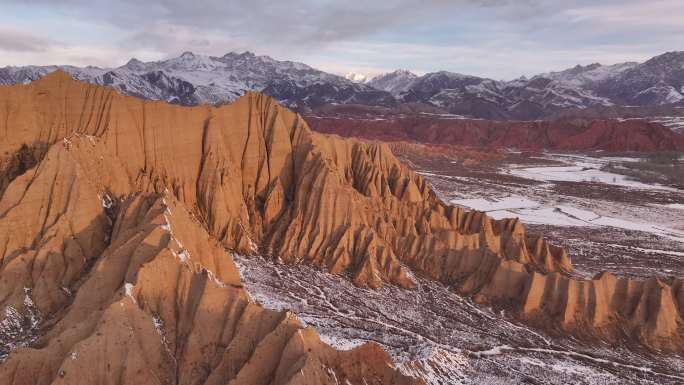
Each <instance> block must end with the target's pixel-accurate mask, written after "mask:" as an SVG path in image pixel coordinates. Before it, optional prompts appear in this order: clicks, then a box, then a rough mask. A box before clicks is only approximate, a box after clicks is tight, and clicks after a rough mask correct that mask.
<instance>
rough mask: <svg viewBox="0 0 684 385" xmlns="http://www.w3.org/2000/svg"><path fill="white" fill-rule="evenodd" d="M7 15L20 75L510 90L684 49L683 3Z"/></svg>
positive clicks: (246, 4) (365, 5) (149, 4)
mask: <svg viewBox="0 0 684 385" xmlns="http://www.w3.org/2000/svg"><path fill="white" fill-rule="evenodd" d="M4 3H5V4H8V6H7V7H5V6H4V5H3V7H4V8H8V9H9V10H8V11H6V12H4V14H5V15H4V16H3V15H0V25H4V26H6V27H5V28H7V29H9V30H12V31H14V32H22V33H24V34H25V35H27V36H24V37H23V38H19V39H17V38H13V37H12V36H11V35H9V34H5V35H3V34H2V32H1V30H0V50H2V51H3V52H10V51H11V52H14V54H13V55H11V56H9V57H8V58H6V59H5V60H9V61H11V62H14V63H18V62H20V61H25V60H35V61H34V62H32V63H34V64H47V63H55V62H59V63H65V62H69V63H74V64H77V63H78V64H81V63H83V61H84V60H85V59H86V58H88V57H90V58H93V59H94V62H95V63H97V64H102V65H109V66H114V65H120V64H123V63H124V62H125V61H127V60H128V58H130V57H132V56H135V57H138V58H139V59H142V60H159V59H163V58H166V57H170V56H175V55H178V54H179V53H181V52H183V51H186V50H190V51H193V52H197V53H204V54H211V55H223V54H224V53H226V52H228V51H232V50H236V51H242V50H250V51H254V52H256V53H259V54H267V55H270V56H273V57H275V58H278V59H288V60H297V61H304V62H306V63H307V64H311V65H314V66H316V67H319V68H322V69H324V70H330V71H334V72H336V73H345V72H348V71H350V70H353V71H361V72H364V73H376V72H380V71H389V70H393V69H395V68H399V67H401V68H408V69H413V70H417V71H434V70H439V69H445V70H451V71H455V72H463V73H472V74H476V75H484V76H490V77H494V78H512V77H517V76H519V75H522V74H525V75H531V74H534V73H536V72H542V71H549V70H558V69H562V68H565V67H569V66H573V65H575V64H578V63H580V64H586V63H590V62H594V61H601V62H605V63H606V64H608V63H613V62H619V61H627V60H643V59H646V58H648V57H649V56H653V55H656V54H659V53H662V52H664V51H667V50H672V49H676V48H678V47H682V46H684V23H681V22H680V20H679V18H680V17H679V15H681V14H683V13H684V3H683V2H681V1H680V0H654V1H649V2H645V1H641V0H574V1H567V0H566V1H563V0H426V1H422V2H416V1H411V0H375V1H368V0H363V1H362V0H348V1H345V2H341V1H334V0H292V1H272V0H269V1H267V0H251V1H247V0H229V1H225V0H205V1H202V2H201V3H200V2H192V1H187V0H150V1H139V0H120V1H115V2H112V1H104V0H88V1H85V0H50V1H48V0H31V1H26V0H22V1H19V0H6V1H5V2H4ZM13 13H18V14H20V16H21V17H16V15H13ZM17 20H23V24H22V22H20V21H17ZM64 26H67V27H66V28H65V27H64ZM26 31H31V32H30V33H29V32H26ZM29 37H33V38H34V39H33V40H32V39H30V38H29ZM46 37H49V38H52V37H55V38H58V39H60V41H61V42H63V43H56V42H51V41H50V39H49V38H46ZM60 44H61V45H60ZM3 47H4V48H3ZM20 53H21V54H20Z"/></svg>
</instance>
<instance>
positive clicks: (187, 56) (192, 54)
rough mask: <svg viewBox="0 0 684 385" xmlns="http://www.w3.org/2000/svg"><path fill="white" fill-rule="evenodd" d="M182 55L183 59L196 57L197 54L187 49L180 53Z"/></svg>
mask: <svg viewBox="0 0 684 385" xmlns="http://www.w3.org/2000/svg"><path fill="white" fill-rule="evenodd" d="M180 57H181V58H183V59H192V58H194V57H195V54H194V53H192V52H190V51H185V52H183V53H182V54H181V55H180Z"/></svg>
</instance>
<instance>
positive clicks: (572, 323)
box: [0, 72, 684, 385]
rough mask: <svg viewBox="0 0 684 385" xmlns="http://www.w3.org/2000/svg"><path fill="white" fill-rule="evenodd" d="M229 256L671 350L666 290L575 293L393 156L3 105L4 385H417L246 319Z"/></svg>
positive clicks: (362, 146) (259, 126)
mask: <svg viewBox="0 0 684 385" xmlns="http://www.w3.org/2000/svg"><path fill="white" fill-rule="evenodd" d="M232 253H239V254H243V255H267V256H272V257H274V258H279V259H281V260H282V261H283V262H285V263H289V264H296V263H306V264H312V265H315V266H318V267H320V268H323V269H326V270H328V271H330V272H332V273H338V274H343V275H347V276H349V278H350V279H352V280H353V282H354V283H355V284H356V285H359V286H366V287H370V288H378V287H381V286H382V285H386V284H393V285H398V286H401V287H404V288H407V289H409V288H411V287H413V286H414V284H415V277H414V274H421V275H424V276H427V277H431V278H433V279H435V280H439V281H441V282H443V283H445V284H447V285H450V286H452V287H453V288H454V290H456V291H457V292H459V293H460V294H462V295H468V296H472V297H473V298H474V299H475V301H477V302H479V303H482V304H486V305H489V306H492V307H494V308H497V309H506V310H508V311H509V313H510V314H515V315H516V316H517V317H518V318H519V319H521V320H523V321H525V322H529V323H530V324H532V325H535V326H539V327H542V328H544V329H546V330H548V331H550V332H557V333H569V334H572V335H574V336H576V337H578V338H582V339H587V340H588V341H595V340H597V339H601V340H604V341H607V342H610V343H627V344H630V346H632V345H634V346H636V345H638V346H643V347H646V348H649V349H657V350H661V351H675V352H682V351H684V330H683V328H684V323H683V321H682V317H683V316H684V282H683V281H682V280H681V279H675V280H671V281H668V282H665V281H662V280H660V279H658V278H652V279H649V280H647V281H634V280H629V279H625V278H616V277H615V276H612V275H610V274H602V275H599V276H597V277H595V278H594V279H593V280H589V281H582V280H577V279H574V278H572V277H571V272H572V265H571V262H570V258H569V257H568V255H567V254H566V253H565V251H564V250H563V249H562V248H560V247H556V246H554V245H552V244H549V243H548V242H547V241H545V240H544V239H543V238H542V237H540V236H535V235H530V234H527V233H526V232H525V229H524V227H523V225H522V224H521V223H520V222H519V221H518V220H517V219H504V220H493V219H491V218H489V217H488V216H486V215H485V214H483V213H480V212H475V211H466V210H463V209H461V208H457V207H453V206H448V205H446V204H444V203H443V202H442V201H440V200H439V199H438V198H437V196H436V195H435V193H434V192H433V191H432V190H431V188H430V187H429V186H428V185H427V183H426V182H425V180H424V179H423V178H422V177H421V176H419V175H417V174H415V173H414V172H412V171H411V170H409V169H408V168H407V167H406V166H404V165H403V164H402V163H400V162H399V161H398V160H397V159H396V158H395V157H394V156H393V155H392V153H391V151H390V150H389V149H388V147H387V146H386V145H384V144H377V143H364V142H359V141H355V140H349V139H341V138H339V137H336V136H326V135H323V134H318V133H314V132H312V131H311V130H310V129H309V128H308V126H307V125H306V123H305V122H304V121H303V120H302V119H301V118H300V117H299V116H298V115H296V114H294V113H292V112H290V111H288V110H287V109H285V108H283V107H281V106H280V105H278V104H277V103H276V102H275V101H273V100H272V99H270V98H268V97H265V96H263V95H260V94H256V93H249V94H247V95H246V96H244V97H242V98H240V99H238V100H237V101H236V102H235V103H233V104H231V105H226V106H221V107H210V106H197V107H180V106H173V105H169V104H165V103H162V102H150V101H143V100H139V99H135V98H132V97H128V96H122V95H120V94H118V93H117V92H116V91H114V90H113V89H110V88H106V87H100V86H95V85H89V84H84V83H80V82H77V81H75V80H73V79H71V78H70V77H69V76H68V75H66V74H65V73H63V72H55V73H52V74H50V75H47V76H45V77H44V78H42V79H41V80H39V81H35V82H33V83H30V84H27V85H16V86H9V87H2V88H0V309H3V310H4V312H3V313H2V314H0V342H1V343H3V344H4V345H6V346H7V347H9V349H7V350H11V352H9V355H8V356H7V357H6V358H5V359H4V361H3V362H2V363H0V383H3V384H11V385H14V384H17V385H19V384H48V383H55V384H90V383H110V382H111V383H122V384H123V383H126V384H143V383H182V384H186V383H187V384H190V383H192V384H224V383H231V384H335V383H338V381H339V382H340V383H344V381H345V380H347V381H349V383H352V384H364V383H367V384H414V383H416V384H419V383H421V380H420V379H411V378H408V377H406V376H404V375H402V374H399V372H398V371H396V370H395V369H394V367H393V365H392V363H391V360H390V358H389V356H388V355H387V354H386V353H385V352H383V351H382V350H381V349H380V348H379V347H378V346H377V345H375V344H366V345H363V346H361V347H358V348H355V349H352V350H349V351H336V350H334V349H332V348H331V347H329V346H327V345H325V344H324V343H322V342H321V341H320V340H319V338H318V337H317V335H316V332H315V331H314V330H311V329H310V328H305V327H303V326H302V325H301V324H300V323H299V322H298V321H297V320H296V318H295V316H294V315H293V314H290V313H287V312H275V311H270V310H265V309H263V308H261V307H260V306H259V305H257V304H254V303H252V302H251V300H250V299H249V297H248V295H247V294H246V292H245V290H244V289H243V288H242V285H241V283H240V277H239V274H238V272H237V270H236V268H235V265H234V264H233V262H232V257H231V254H232ZM12 325H15V326H16V327H12ZM14 345H18V346H19V347H17V348H16V349H14V348H12V347H13V346H14ZM0 353H3V352H2V351H0ZM5 353H7V352H5Z"/></svg>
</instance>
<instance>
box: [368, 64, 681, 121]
mask: <svg viewBox="0 0 684 385" xmlns="http://www.w3.org/2000/svg"><path fill="white" fill-rule="evenodd" d="M368 84H369V85H371V86H373V87H375V88H378V89H381V90H384V91H388V92H390V93H392V95H394V96H395V97H396V98H397V99H398V100H399V101H400V102H414V103H415V102H420V103H426V104H429V105H432V106H435V107H438V108H442V109H444V110H446V111H448V112H450V113H454V114H462V115H470V116H474V117H478V118H488V119H538V118H541V117H544V116H548V115H550V114H553V113H556V112H558V111H559V110H563V109H568V108H575V109H583V108H587V107H600V106H603V107H608V106H613V105H638V106H654V105H669V104H677V103H679V104H681V103H684V94H683V93H684V88H683V87H684V52H669V53H666V54H663V55H660V56H656V57H654V58H652V59H650V60H648V61H646V62H644V63H634V62H627V63H619V64H614V65H601V64H598V63H594V64H590V65H586V66H581V65H577V66H575V67H572V68H569V69H566V70H563V71H558V72H549V73H544V74H540V75H536V76H533V77H532V78H529V79H528V78H525V77H521V78H519V79H515V80H511V81H497V80H492V79H487V78H481V77H477V76H469V75H462V74H457V73H452V72H447V71H439V72H433V73H428V74H425V75H423V76H416V75H414V74H412V73H410V72H407V71H402V70H399V71H395V72H392V73H389V74H385V75H381V76H378V77H376V78H374V79H372V80H371V81H370V82H369V83H368Z"/></svg>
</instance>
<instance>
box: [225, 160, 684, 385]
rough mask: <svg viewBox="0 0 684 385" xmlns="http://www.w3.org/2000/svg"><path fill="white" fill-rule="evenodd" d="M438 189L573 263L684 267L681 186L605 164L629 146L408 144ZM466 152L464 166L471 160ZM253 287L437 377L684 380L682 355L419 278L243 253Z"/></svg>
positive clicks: (582, 266) (332, 339) (433, 380)
mask: <svg viewBox="0 0 684 385" xmlns="http://www.w3.org/2000/svg"><path fill="white" fill-rule="evenodd" d="M404 160H405V161H406V162H408V163H411V165H412V166H413V167H414V168H415V169H417V170H420V172H421V173H422V174H423V175H424V176H425V177H426V178H428V180H429V181H430V183H431V184H432V185H433V186H434V187H435V189H436V190H437V191H438V193H439V194H440V195H441V198H442V199H444V200H445V201H450V202H452V203H454V204H458V205H462V206H465V207H469V208H473V209H477V210H482V211H487V212H488V214H490V215H491V216H493V217H496V218H501V217H520V218H521V219H522V220H523V222H524V223H525V224H526V226H527V228H528V231H529V232H534V233H543V234H544V235H545V236H546V237H548V238H551V239H552V240H553V241H554V242H555V243H558V244H562V245H563V246H565V247H566V248H567V249H568V252H569V253H570V255H571V257H572V260H573V264H574V266H575V271H574V272H573V274H575V275H577V276H580V277H584V278H590V277H591V276H593V275H594V274H595V273H597V272H599V271H602V270H608V271H611V272H614V273H616V274H623V275H630V276H638V277H645V276H649V275H653V274H658V275H660V276H663V277H667V276H682V275H684V262H683V261H684V191H683V190H681V189H678V188H676V187H672V186H665V185H658V184H653V183H644V182H640V181H638V180H633V179H630V178H628V177H626V176H623V175H621V174H615V173H611V172H609V171H606V167H605V166H606V165H607V164H609V163H611V162H612V163H614V162H620V163H625V162H639V161H641V160H640V159H636V158H625V157H619V158H617V157H596V156H595V154H592V155H582V154H542V155H539V154H537V155H526V154H520V153H507V154H506V156H505V157H503V159H499V160H496V161H485V162H479V163H473V162H472V161H469V162H463V159H458V158H449V157H421V156H415V154H414V155H412V156H405V157H404ZM465 164H467V166H466V165H465ZM236 262H237V263H238V265H239V266H240V269H241V275H242V279H243V282H244V283H245V285H246V287H247V289H248V291H249V292H250V293H251V295H252V296H253V298H254V299H255V300H257V301H259V302H260V303H262V304H263V305H264V306H266V307H269V308H274V309H291V310H292V311H294V312H295V313H296V314H297V315H298V316H299V317H300V318H301V319H302V320H303V321H304V322H306V323H307V324H308V325H310V326H313V327H315V328H316V329H317V330H318V331H319V332H320V333H321V335H322V336H323V338H324V340H326V342H328V343H330V344H332V345H334V346H337V347H339V348H344V349H351V348H353V347H354V346H356V345H358V344H360V343H362V342H365V341H375V342H377V343H379V344H381V345H382V346H383V347H384V348H385V349H387V350H388V351H389V352H390V353H391V354H392V355H393V357H394V359H395V360H396V362H397V364H398V365H399V367H400V368H401V369H402V370H403V371H404V372H406V373H413V374H420V375H421V376H423V377H426V378H428V379H429V380H430V384H511V383H520V384H681V383H684V375H683V374H682V373H684V358H683V357H677V356H666V355H658V354H656V355H653V354H651V353H647V352H643V351H639V350H636V351H635V350H628V349H625V348H619V347H614V346H608V345H605V344H604V345H601V346H587V344H585V343H582V342H581V341H577V340H575V339H571V338H570V339H569V338H565V337H561V336H560V334H559V335H549V334H544V333H540V332H538V331H535V330H533V329H530V328H528V327H526V326H523V325H521V324H519V323H517V322H514V321H512V320H511V317H509V316H508V315H507V314H501V313H494V312H493V311H492V310H490V309H487V308H483V307H480V306H478V305H474V304H473V303H472V302H471V301H470V300H469V299H465V298H462V297H460V296H458V295H456V294H455V293H453V292H452V291H451V290H450V289H449V288H448V287H446V286H444V285H442V284H439V283H435V282H432V281H431V280H427V279H423V278H420V277H419V278H418V281H419V286H418V287H417V288H416V289H413V290H403V289H399V288H397V287H386V288H383V289H380V290H367V289H361V288H358V287H355V286H354V285H353V284H351V283H350V281H349V280H348V279H346V278H345V277H341V276H336V275H332V274H328V273H326V272H323V271H320V270H318V269H316V268H313V267H310V266H289V265H283V264H279V263H277V261H272V260H266V259H263V258H261V257H249V258H248V257H239V256H238V257H236Z"/></svg>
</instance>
